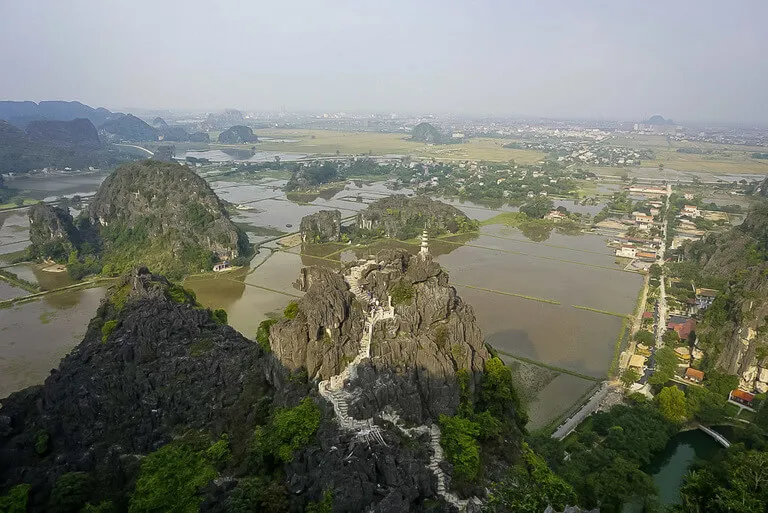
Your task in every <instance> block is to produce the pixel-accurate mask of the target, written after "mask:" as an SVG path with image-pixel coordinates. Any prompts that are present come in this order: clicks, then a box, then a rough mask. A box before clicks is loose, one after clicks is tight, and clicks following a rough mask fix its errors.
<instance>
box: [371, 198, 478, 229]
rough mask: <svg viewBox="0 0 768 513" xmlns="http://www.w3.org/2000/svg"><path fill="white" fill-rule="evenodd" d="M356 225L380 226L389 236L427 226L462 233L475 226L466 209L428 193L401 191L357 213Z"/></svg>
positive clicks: (377, 227)
mask: <svg viewBox="0 0 768 513" xmlns="http://www.w3.org/2000/svg"><path fill="white" fill-rule="evenodd" d="M357 227H358V228H359V229H362V230H381V231H383V233H384V235H386V236H387V237H390V238H396V239H410V238H413V237H416V236H417V235H420V234H421V232H422V231H423V230H424V229H425V228H427V229H429V231H430V232H431V233H433V234H437V233H445V232H451V233H459V232H462V231H467V230H470V229H472V228H473V227H475V226H474V224H473V221H472V220H471V219H469V218H468V217H467V216H466V214H464V212H462V211H461V210H459V209H458V208H456V207H454V206H452V205H447V204H445V203H443V202H441V201H437V200H433V199H432V198H429V197H428V196H415V197H412V198H409V197H407V196H404V195H402V194H398V195H394V196H389V197H387V198H382V199H380V200H378V201H375V202H374V203H371V204H370V205H369V206H368V208H367V209H366V210H364V211H362V212H360V213H359V214H358V215H357ZM475 228H476V227H475Z"/></svg>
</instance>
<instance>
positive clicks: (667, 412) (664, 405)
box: [656, 386, 688, 423]
mask: <svg viewBox="0 0 768 513" xmlns="http://www.w3.org/2000/svg"><path fill="white" fill-rule="evenodd" d="M656 400H657V401H658V404H659V411H660V412H661V414H662V415H663V416H664V418H665V419H667V420H668V421H670V422H675V423H680V422H683V421H684V420H685V419H686V418H687V417H688V408H687V404H686V401H685V393H683V391H682V390H680V389H679V388H677V387H675V386H672V387H664V388H662V389H661V392H660V393H659V395H658V396H656Z"/></svg>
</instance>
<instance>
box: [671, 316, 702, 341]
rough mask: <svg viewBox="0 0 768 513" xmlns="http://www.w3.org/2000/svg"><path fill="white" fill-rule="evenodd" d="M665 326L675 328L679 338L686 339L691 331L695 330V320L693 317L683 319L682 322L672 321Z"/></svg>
mask: <svg viewBox="0 0 768 513" xmlns="http://www.w3.org/2000/svg"><path fill="white" fill-rule="evenodd" d="M667 328H668V329H670V330H675V331H676V332H677V334H678V336H679V337H680V340H688V337H690V336H691V333H692V332H694V331H696V321H695V320H694V319H685V320H684V321H682V322H679V321H677V322H676V321H672V322H670V323H669V324H667Z"/></svg>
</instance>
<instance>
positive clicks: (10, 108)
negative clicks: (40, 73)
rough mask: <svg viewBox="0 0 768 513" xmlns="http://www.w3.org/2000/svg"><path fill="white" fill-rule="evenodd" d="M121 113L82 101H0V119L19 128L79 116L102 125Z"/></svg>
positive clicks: (69, 119) (68, 119)
mask: <svg viewBox="0 0 768 513" xmlns="http://www.w3.org/2000/svg"><path fill="white" fill-rule="evenodd" d="M120 115H121V114H120V113H115V112H111V111H109V110H107V109H105V108H102V107H99V108H93V107H90V106H88V105H85V104H83V103H80V102H64V101H44V102H40V103H35V102H14V101H0V119H4V120H6V121H7V122H8V123H10V124H11V125H14V126H17V127H19V128H26V127H27V125H28V124H29V123H30V122H31V121H40V120H49V121H71V120H73V119H78V118H84V119H87V120H88V121H90V122H91V123H93V125H94V126H101V125H102V124H104V123H105V122H106V121H107V120H109V119H111V118H113V117H115V116H120Z"/></svg>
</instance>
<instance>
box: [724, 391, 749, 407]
mask: <svg viewBox="0 0 768 513" xmlns="http://www.w3.org/2000/svg"><path fill="white" fill-rule="evenodd" d="M754 400H755V396H754V395H753V394H750V393H749V392H745V391H744V390H741V389H740V388H737V389H736V390H731V393H730V394H728V401H730V402H732V403H734V404H737V405H739V406H746V407H747V408H751V407H752V401H754Z"/></svg>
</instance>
